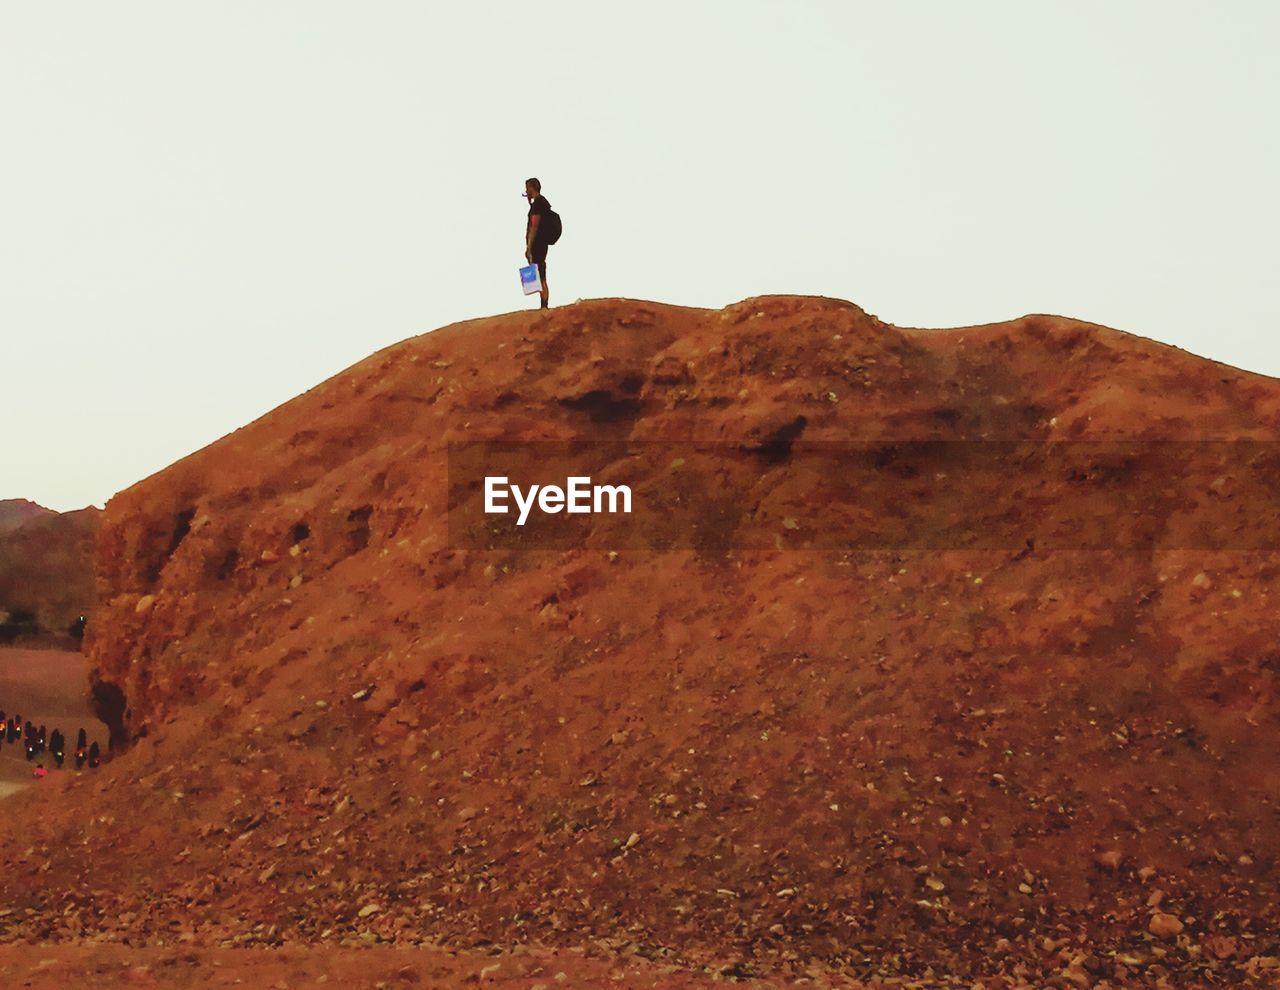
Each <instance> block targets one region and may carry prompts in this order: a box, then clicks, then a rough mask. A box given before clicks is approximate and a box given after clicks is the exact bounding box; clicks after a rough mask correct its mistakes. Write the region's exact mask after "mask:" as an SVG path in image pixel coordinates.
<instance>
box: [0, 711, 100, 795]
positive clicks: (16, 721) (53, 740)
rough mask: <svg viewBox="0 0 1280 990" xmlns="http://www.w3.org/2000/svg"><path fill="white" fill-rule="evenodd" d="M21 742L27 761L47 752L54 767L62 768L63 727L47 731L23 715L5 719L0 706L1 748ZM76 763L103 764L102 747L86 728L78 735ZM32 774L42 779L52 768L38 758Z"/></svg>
mask: <svg viewBox="0 0 1280 990" xmlns="http://www.w3.org/2000/svg"><path fill="white" fill-rule="evenodd" d="M18 742H21V743H22V746H23V749H25V750H26V754H27V762H28V763H31V762H33V761H36V757H38V756H40V755H42V754H43V753H45V752H48V753H49V755H50V756H52V757H53V763H54V766H55V767H57V769H59V770H61V769H62V765H63V763H64V762H65V761H66V758H67V739H66V736H64V735H63V734H62V730H61V729H54V730H53V731H52V732H46V731H45V727H44V726H43V725H39V726H37V725H32V724H31V721H30V720H29V719H28V720H27V721H25V722H24V721H23V720H22V716H21V715H13V716H10V717H8V718H6V717H5V713H4V709H0V750H3V748H4V744H5V743H8V744H9V745H10V746H12V745H14V744H15V743H18ZM75 763H76V769H77V770H81V769H83V768H84V766H85V764H88V766H89V769H90V770H96V769H98V767H99V765H100V764H101V763H102V750H101V748H100V747H99V746H98V743H97V741H96V740H95V741H94V742H92V743H89V742H88V733H87V732H85V730H84V729H83V728H81V729H80V731H79V733H78V734H77V735H76V749H75ZM31 775H32V776H33V777H35V778H36V780H43V779H44V778H45V777H47V776H49V771H48V769H47V768H46V767H45V765H44V762H43V761H38V762H36V765H35V768H34V769H33V770H32V771H31Z"/></svg>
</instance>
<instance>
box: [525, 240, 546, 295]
mask: <svg viewBox="0 0 1280 990" xmlns="http://www.w3.org/2000/svg"><path fill="white" fill-rule="evenodd" d="M529 255H530V257H531V258H532V259H533V263H534V264H535V265H537V266H538V275H539V276H540V277H541V279H542V284H543V285H546V284H547V245H545V244H539V243H538V242H537V241H534V242H533V250H532V251H530V252H529Z"/></svg>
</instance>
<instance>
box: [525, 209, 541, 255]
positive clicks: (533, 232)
mask: <svg viewBox="0 0 1280 990" xmlns="http://www.w3.org/2000/svg"><path fill="white" fill-rule="evenodd" d="M541 219H542V217H541V216H540V215H538V214H537V213H535V214H534V215H533V216H532V217H530V218H529V231H528V234H527V235H526V236H525V240H524V260H525V261H532V260H533V239H534V238H535V237H537V236H538V221H539V220H541Z"/></svg>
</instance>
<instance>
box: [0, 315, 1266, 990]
mask: <svg viewBox="0 0 1280 990" xmlns="http://www.w3.org/2000/svg"><path fill="white" fill-rule="evenodd" d="M1278 417H1280V385H1277V383H1276V382H1274V381H1272V380H1270V379H1265V378H1262V377H1259V376H1255V375H1249V374H1246V373H1243V372H1239V371H1236V370H1234V369H1230V368H1226V367H1223V366H1220V365H1216V364H1213V363H1211V362H1207V361H1203V360H1200V359H1198V358H1194V357H1191V356H1189V355H1186V354H1183V353H1179V352H1177V351H1175V350H1173V349H1171V348H1167V347H1164V346H1161V345H1157V344H1154V343H1152V342H1150V341H1146V340H1143V339H1141V338H1136V337H1132V336H1129V335H1126V334H1122V333H1119V332H1117V331H1112V330H1107V329H1105V328H1101V327H1095V326H1091V325H1087V324H1082V323H1078V322H1074V321H1071V320H1066V319H1061V318H1056V317H1040V316H1037V317H1026V318H1024V319H1021V320H1017V321H1013V322H1011V323H1006V324H997V325H992V326H986V327H975V328H966V329H958V330H947V331H925V330H903V329H899V328H895V327H892V326H889V325H886V324H884V323H882V322H880V321H879V320H877V319H876V318H874V317H871V316H869V315H867V314H866V313H864V312H863V311H862V310H861V309H859V308H858V307H856V306H853V305H851V304H848V303H843V302H839V301H835V300H828V299H812V298H803V297H768V298H760V299H752V300H746V301H744V302H742V303H739V304H737V305H735V306H731V307H729V308H727V309H726V310H723V311H707V310H698V309H687V308H678V307H669V306H661V305H656V304H651V303H640V302H634V301H626V300H601V301H593V302H587V303H581V304H578V305H575V306H572V307H566V308H563V309H559V310H553V311H551V312H550V313H549V314H529V313H522V314H515V315H510V316H504V317H495V318H492V319H486V320H477V321H473V322H470V323H466V324H459V325H455V326H452V327H448V328H445V329H443V330H439V331H436V332H434V333H431V334H428V335H425V336H422V337H418V338H415V339H412V340H409V341H406V342H404V343H402V344H399V345H396V346H394V347H391V348H388V349H386V350H384V351H381V352H379V353H378V354H375V355H373V356H372V357H370V358H369V359H367V360H366V361H364V362H362V363H360V364H358V365H356V366H355V367H353V368H351V369H349V370H348V371H346V372H344V373H342V374H341V375H338V376H337V377H335V378H333V379H331V380H330V381H328V382H325V383H324V384H322V385H320V386H318V387H317V388H315V389H313V390H312V391H310V392H308V393H306V394H305V395H303V396H300V397H299V398H298V399H296V400H294V401H293V402H291V403H289V404H287V405H285V406H283V407H281V408H280V409H277V410H275V411H274V412H272V413H270V414H269V415H267V416H265V417H263V418H262V419H260V420H258V421H257V422H255V423H252V424H250V425H249V426H247V427H245V428H244V429H242V430H239V431H237V432H236V433H234V434H232V435H230V436H228V437H226V438H224V439H223V440H221V441H219V442H218V443H216V444H214V445H212V446H211V447H209V448H206V449H205V450H202V451H200V452H198V453H196V454H193V455H192V456H190V457H188V458H187V459H185V460H183V461H181V462H179V463H178V464H175V465H174V466H172V467H171V468H169V469H168V470H166V471H164V472H162V473H160V474H159V475H156V476H155V477H153V478H150V479H147V480H146V481H144V482H142V483H140V484H139V485H137V486H135V487H134V488H132V489H130V490H128V491H126V492H124V493H122V494H121V495H119V496H117V497H116V498H115V499H113V500H112V502H111V503H110V505H109V506H108V509H107V515H106V519H105V522H104V525H103V528H102V532H101V534H100V538H99V541H98V550H97V569H98V575H99V582H100V587H101V589H102V598H103V604H102V606H101V607H100V610H99V613H98V617H97V619H96V621H95V622H94V623H93V624H92V626H91V629H90V633H91V635H90V643H89V647H90V650H91V656H92V661H93V664H94V667H95V675H94V677H95V684H96V691H97V693H98V695H99V697H100V698H101V699H102V707H103V710H104V711H105V710H107V709H110V710H111V711H112V712H114V715H113V717H114V719H115V722H114V729H115V731H116V732H117V733H118V734H119V736H120V737H121V738H126V737H127V738H129V739H131V740H133V741H134V745H133V746H132V748H131V749H130V750H129V751H128V753H127V754H126V755H125V756H124V757H123V758H121V759H118V760H116V761H115V762H114V763H112V764H111V765H110V766H109V767H107V768H104V771H103V775H102V778H101V779H102V780H103V781H109V782H110V785H109V786H105V787H104V786H99V787H97V788H94V789H92V790H90V789H89V787H88V785H80V786H79V787H78V789H77V788H76V787H73V788H70V789H69V790H68V791H67V793H66V796H65V798H64V800H63V803H62V804H60V805H59V806H57V807H50V808H44V809H42V810H41V816H42V817H41V818H40V819H39V821H38V822H36V823H35V824H33V825H32V826H31V827H32V829H33V830H34V832H35V835H36V838H35V841H36V849H37V853H36V854H35V856H34V858H30V859H27V860H23V861H17V860H14V859H13V858H10V859H9V861H8V864H7V865H8V868H9V869H10V870H11V871H16V874H14V875H21V874H22V872H23V871H24V870H27V871H29V870H33V869H37V868H41V864H42V863H44V858H45V857H44V856H43V854H41V853H40V852H39V850H40V849H42V848H43V849H48V850H52V849H54V848H57V849H60V850H70V851H65V852H64V853H62V854H61V855H60V856H58V857H54V856H53V855H52V853H51V852H50V853H49V854H48V856H47V858H48V859H49V863H48V865H47V868H44V869H43V873H42V879H41V884H42V887H41V888H40V889H43V890H49V891H52V890H56V889H59V887H60V885H63V884H66V885H73V883H74V884H79V885H80V886H82V887H89V888H92V889H95V890H97V891H98V895H97V896H98V897H99V898H100V899H101V901H102V902H103V903H107V904H113V905H116V906H117V907H118V908H120V911H121V912H122V913H123V914H125V915H128V918H129V920H128V921H121V920H120V918H119V916H118V915H113V914H111V913H110V912H108V915H109V916H110V918H114V920H108V919H105V918H104V920H103V922H102V923H103V924H110V925H112V926H113V928H112V930H113V931H116V932H119V933H124V932H130V933H133V934H134V935H138V934H139V933H141V934H142V936H143V937H146V934H147V933H154V932H158V931H162V930H164V926H165V924H166V923H167V921H168V920H170V919H180V924H181V925H182V926H184V930H187V929H189V930H190V931H191V932H192V933H193V934H192V937H193V938H196V939H197V940H214V941H218V940H221V939H224V938H231V937H238V938H241V940H242V941H244V942H248V943H262V942H273V941H278V940H282V939H283V940H293V941H303V942H305V941H308V940H312V939H317V938H319V937H320V935H321V933H322V932H324V931H326V930H328V931H329V932H330V935H329V936H327V937H330V938H348V937H349V938H353V939H355V938H358V937H360V936H361V934H362V933H363V934H365V935H369V934H370V933H372V935H371V937H373V938H376V939H385V940H393V941H406V940H407V941H412V940H414V939H416V938H424V937H440V938H444V939H446V940H455V941H458V942H467V943H471V944H475V943H477V942H480V941H484V940H489V941H495V942H507V943H510V942H518V941H523V940H526V939H533V938H537V939H541V940H543V941H551V942H559V943H566V944H584V943H586V942H588V941H591V940H593V939H604V940H608V944H609V945H612V946H613V947H614V948H615V949H617V950H618V951H626V950H625V948H624V947H625V946H627V945H631V946H633V947H639V948H640V951H642V952H644V953H649V954H655V953H659V952H661V951H670V952H673V953H675V954H677V955H679V956H681V957H684V958H687V959H694V960H696V959H712V958H716V959H724V958H726V957H732V958H735V959H741V960H749V961H750V964H751V965H752V966H755V967H757V968H758V969H763V970H770V969H780V968H785V967H787V966H789V965H791V964H793V963H794V964H795V965H797V966H800V967H802V966H804V965H808V964H811V963H814V962H824V963H829V964H834V965H837V966H839V967H851V968H853V969H855V970H859V971H865V970H867V969H868V967H871V966H872V965H873V964H872V963H871V962H869V960H875V963H874V965H876V966H881V967H887V968H888V969H896V970H899V971H901V972H904V973H912V972H915V973H918V972H921V971H922V967H924V966H925V965H926V964H934V965H938V966H941V967H943V968H944V969H945V971H947V972H952V973H961V974H970V975H976V974H981V973H983V972H987V971H991V970H992V969H993V968H1000V967H1005V966H1006V965H1007V966H1010V967H1011V966H1013V965H1015V964H1018V963H1021V964H1024V965H1028V964H1029V965H1034V966H1037V967H1047V969H1048V970H1050V971H1052V972H1054V973H1056V972H1059V971H1062V970H1069V971H1070V973H1071V974H1073V975H1072V979H1073V981H1074V978H1075V977H1080V978H1082V979H1092V978H1094V977H1097V976H1099V975H1104V974H1105V975H1108V976H1109V978H1111V979H1113V980H1116V979H1119V980H1121V982H1124V980H1125V979H1126V978H1127V977H1128V976H1129V975H1130V972H1131V971H1133V972H1138V971H1142V972H1147V971H1148V970H1146V969H1141V967H1147V966H1155V967H1164V968H1165V969H1166V970H1169V971H1178V967H1188V966H1190V965H1191V962H1190V957H1188V956H1186V955H1185V954H1184V955H1182V956H1176V955H1172V954H1167V955H1165V956H1164V957H1161V958H1154V957H1152V956H1149V955H1147V954H1146V952H1147V950H1146V948H1145V942H1144V939H1149V934H1148V931H1147V929H1148V924H1149V919H1150V917H1151V909H1150V908H1149V907H1147V905H1146V901H1145V900H1144V898H1145V896H1146V892H1145V891H1144V890H1143V884H1144V883H1145V881H1144V879H1143V878H1142V877H1140V876H1138V875H1137V874H1136V873H1135V872H1134V871H1136V870H1137V869H1138V868H1139V867H1142V868H1146V869H1158V871H1159V876H1160V878H1161V886H1162V890H1163V892H1164V894H1163V900H1162V901H1161V903H1160V912H1161V916H1164V915H1167V916H1168V917H1170V918H1172V919H1174V920H1176V921H1177V923H1178V924H1179V925H1182V926H1183V928H1182V929H1181V933H1180V934H1179V938H1182V937H1185V936H1191V937H1193V938H1194V939H1200V938H1207V937H1210V936H1213V937H1228V936H1230V935H1231V934H1232V933H1234V932H1236V931H1237V930H1239V929H1241V928H1242V927H1243V926H1245V925H1246V923H1248V924H1252V925H1254V926H1255V928H1254V930H1257V927H1256V926H1260V925H1263V924H1273V923H1274V922H1275V918H1274V915H1273V914H1272V913H1271V912H1273V911H1274V895H1275V892H1276V891H1275V877H1276V876H1277V871H1276V869H1275V865H1276V859H1275V857H1276V852H1277V839H1278V836H1277V829H1276V819H1275V815H1274V808H1273V806H1272V805H1271V803H1270V802H1271V801H1272V800H1273V798H1272V795H1274V793H1276V785H1277V783H1280V767H1278V766H1277V764H1276V762H1275V760H1274V753H1275V752H1276V744H1277V741H1278V740H1277V706H1276V694H1275V692H1276V677H1277V667H1276V663H1275V652H1274V646H1273V644H1274V643H1275V642H1276V641H1277V635H1278V634H1280V628H1278V627H1280V618H1277V617H1276V615H1275V614H1274V609H1273V608H1272V607H1271V606H1270V604H1269V601H1270V598H1269V596H1274V595H1276V594H1278V593H1280V591H1278V590H1277V589H1276V588H1275V587H1274V586H1275V583H1276V579H1277V574H1280V568H1278V567H1277V561H1276V559H1275V558H1274V555H1271V554H1266V553H1253V554H1247V555H1242V554H1239V553H1226V552H1218V553H1206V552H1190V551H1176V552H1161V553H1157V554H1150V553H1148V554H1134V553H1108V552H1084V553H1070V552H1060V553H1045V552H1036V551H1035V550H1034V549H1030V550H1029V551H1026V552H1022V553H1017V554H1015V553H1010V552H1005V551H963V552H962V551H951V550H949V551H930V552H912V553H903V552H890V551H883V552H865V553H849V552H842V551H821V552H820V551H781V552H767V551H751V552H743V551H734V550H731V549H730V550H727V551H725V552H723V553H716V554H704V553H699V552H696V551H672V552H668V553H650V552H639V551H635V552H628V551H623V552H612V553H610V552H606V551H604V550H569V551H563V552H559V551H526V552H516V551H509V550H508V551H475V550H472V551H468V550H459V549H454V548H451V546H450V543H449V537H448V517H447V512H446V508H447V501H448V492H447V472H448V464H447V444H448V443H449V442H450V441H453V440H474V439H508V440H514V439H572V438H580V437H581V438H609V439H619V440H630V441H638V440H657V439H663V440H680V439H689V438H698V439H707V438H714V439H723V440H729V441H735V442H740V443H742V444H744V445H749V446H751V447H752V449H755V450H758V451H760V453H761V459H762V463H763V462H768V463H769V464H771V465H783V467H784V468H785V463H786V458H787V456H788V451H789V449H790V445H791V444H793V443H795V442H796V441H797V438H799V437H801V436H802V437H803V438H804V439H805V440H823V439H830V440H844V439H851V438H854V439H880V438H887V439H929V438H938V439H954V438H963V439H981V438H987V439H993V438H996V439H998V438H1008V439H1012V438H1032V439H1103V438H1111V437H1146V438H1151V439H1200V438H1240V437H1257V438H1269V437H1271V436H1274V435H1275V433H1276V429H1277V425H1278ZM766 455H767V456H766ZM784 508H785V506H784ZM780 518H781V519H782V520H783V523H784V528H788V529H790V528H792V527H786V526H785V521H786V520H787V519H789V518H791V516H789V515H787V514H786V513H785V512H784V513H782V515H781V516H780ZM1202 574H1203V575H1206V576H1207V577H1208V578H1209V579H1210V580H1208V581H1207V582H1206V581H1202V580H1199V579H1198V575H1202ZM1236 592H1238V594H1237V593H1236ZM104 717H105V716H104ZM90 817H97V818H105V819H106V820H105V821H103V822H101V823H100V824H97V825H95V826H94V827H93V829H92V831H91V832H90V831H89V830H88V828H87V826H86V825H85V822H86V821H88V820H89V818H90ZM0 827H9V826H8V825H6V826H0ZM89 837H91V840H92V844H93V849H94V850H95V852H94V854H93V855H92V856H90V855H89V854H88V853H85V852H81V851H80V850H82V849H83V848H84V847H83V845H82V839H85V838H89ZM0 839H3V836H0ZM29 844H30V842H29V841H27V842H25V844H21V843H18V842H17V840H13V841H7V842H4V843H2V844H0V848H8V849H11V850H12V849H13V848H17V847H18V846H19V845H21V847H22V848H26V845H29ZM1246 852H1247V854H1248V865H1241V861H1240V860H1239V857H1240V856H1241V855H1242V854H1244V853H1246ZM143 861H145V862H146V868H145V869H143V867H142V866H141V863H142V862H143ZM171 863H173V864H176V865H169V864H171ZM263 876H266V877H268V878H269V879H270V882H269V883H266V882H259V881H258V878H260V877H263ZM25 896H27V897H28V899H29V902H30V906H31V907H32V909H33V914H32V915H31V916H30V917H31V918H33V919H35V918H39V917H42V916H43V914H44V912H46V911H48V910H51V904H52V900H51V898H49V897H46V896H45V895H42V894H40V893H39V892H38V891H37V892H35V893H31V894H29V895H25ZM370 903H377V904H378V905H379V906H380V909H379V910H378V911H377V912H376V913H373V912H370V913H369V914H368V915H365V916H361V914H360V912H361V909H362V908H363V907H364V906H365V905H367V904H370ZM138 905H146V909H145V910H142V909H140V908H138ZM30 923H32V924H34V921H33V922H30ZM1162 924H1163V925H1165V926H1166V927H1167V930H1168V931H1169V932H1172V931H1173V930H1174V928H1173V925H1172V923H1170V922H1162ZM1272 930H1274V929H1272ZM335 932H336V933H337V934H336V935H335V934H333V933H335ZM73 934H74V933H73ZM59 935H62V936H65V937H71V936H69V935H67V933H65V932H55V933H54V935H53V937H58V936H59ZM1046 938H1047V939H1048V940H1049V942H1050V943H1052V944H1053V946H1054V948H1053V949H1052V950H1046V949H1045V948H1044V940H1045V939H1046ZM1000 943H1003V947H1002V948H1001V949H999V950H997V949H995V948H993V947H995V946H997V945H999V944H1000ZM1171 944H1172V943H1171ZM1107 949H1116V950H1124V951H1125V952H1126V953H1128V955H1127V956H1126V958H1129V959H1130V960H1133V959H1135V958H1136V957H1134V955H1133V953H1135V952H1136V953H1139V954H1141V956H1142V958H1141V959H1140V960H1138V961H1130V962H1129V963H1118V962H1115V959H1116V958H1118V957H1116V956H1113V955H1107V954H1106V952H1105V951H1104V950H1107ZM1086 956H1087V957H1088V960H1090V961H1091V962H1090V963H1089V965H1092V966H1093V969H1092V970H1090V972H1091V973H1092V976H1088V977H1086V976H1084V975H1083V973H1084V972H1085V969H1084V968H1082V967H1086V961H1085V959H1086ZM1221 965H1223V966H1229V965H1233V963H1231V962H1230V960H1226V961H1222V963H1221ZM1117 967H1119V968H1117ZM1126 967H1127V968H1126ZM1086 968H1087V967H1086ZM1120 970H1123V972H1121V971H1120ZM1152 971H1154V970H1152ZM1033 972H1034V973H1037V974H1038V973H1040V972H1041V970H1040V969H1036V970H1034V971H1033ZM1028 978H1029V979H1031V980H1032V982H1035V981H1036V980H1037V979H1039V976H1035V975H1033V976H1029V977H1028Z"/></svg>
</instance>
